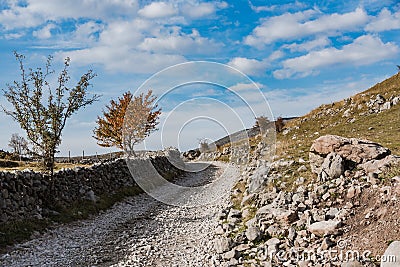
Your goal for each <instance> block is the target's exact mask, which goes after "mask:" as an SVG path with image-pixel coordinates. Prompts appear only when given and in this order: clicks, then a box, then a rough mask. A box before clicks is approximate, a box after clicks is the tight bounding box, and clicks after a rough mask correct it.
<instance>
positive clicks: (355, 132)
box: [219, 73, 400, 185]
mask: <svg viewBox="0 0 400 267" xmlns="http://www.w3.org/2000/svg"><path fill="white" fill-rule="evenodd" d="M377 95H381V96H383V97H384V98H385V99H386V101H390V100H392V99H393V98H394V97H398V96H399V97H400V73H398V74H396V75H394V76H392V77H390V78H389V79H387V80H385V81H383V82H381V83H378V84H376V85H375V86H373V87H371V88H370V89H368V90H366V91H364V92H361V93H359V94H357V95H354V96H352V97H350V98H348V99H344V100H342V101H338V102H335V103H330V104H324V105H321V106H320V107H318V108H316V109H314V110H312V111H311V112H310V113H308V114H306V115H304V116H302V117H299V118H296V119H293V120H290V121H289V122H288V123H287V124H286V125H285V128H284V131H283V132H281V133H278V134H277V136H276V139H277V140H276V141H277V151H276V156H277V158H278V159H283V160H294V163H293V164H291V165H290V166H286V167H282V168H281V169H279V172H280V173H281V174H283V178H282V181H285V182H286V183H287V184H289V185H290V184H291V183H292V182H293V180H294V179H296V178H298V177H299V176H302V177H304V178H306V180H310V179H312V178H313V177H314V175H313V174H312V173H311V171H310V168H309V166H308V164H305V166H306V167H307V168H308V170H307V171H302V172H299V171H297V169H298V168H299V167H300V166H301V165H304V164H302V163H299V159H300V158H302V159H304V160H306V161H307V160H308V153H309V150H310V147H311V144H312V142H313V141H314V140H315V139H317V138H318V137H319V136H323V135H327V134H334V135H340V136H344V137H348V138H359V139H367V140H371V141H374V142H377V143H379V144H381V145H383V146H385V147H388V148H389V149H390V150H391V151H392V154H395V155H400V103H398V104H397V105H394V106H392V107H391V108H390V109H388V110H383V111H380V112H378V113H375V112H372V110H371V106H370V105H369V103H370V102H371V101H373V100H375V99H376V97H377ZM257 141H258V137H255V138H251V140H250V144H252V145H253V146H254V147H255V145H256V143H257ZM229 145H230V144H227V145H225V146H223V147H221V148H220V149H219V150H220V152H221V151H223V149H224V148H225V147H227V146H229ZM225 157H227V156H225ZM222 160H224V159H222ZM226 160H227V159H226ZM396 173H397V172H396Z"/></svg>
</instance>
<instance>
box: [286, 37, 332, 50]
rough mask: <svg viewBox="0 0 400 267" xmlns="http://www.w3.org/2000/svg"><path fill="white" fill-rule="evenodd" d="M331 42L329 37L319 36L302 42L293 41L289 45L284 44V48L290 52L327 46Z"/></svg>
mask: <svg viewBox="0 0 400 267" xmlns="http://www.w3.org/2000/svg"><path fill="white" fill-rule="evenodd" d="M330 43H331V41H330V40H329V38H327V37H320V38H317V39H314V40H311V41H308V42H304V43H293V44H290V45H284V46H283V47H284V48H288V49H289V50H290V51H291V52H297V51H312V50H315V49H320V48H324V47H326V46H328V45H329V44H330Z"/></svg>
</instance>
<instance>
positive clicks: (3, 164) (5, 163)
mask: <svg viewBox="0 0 400 267" xmlns="http://www.w3.org/2000/svg"><path fill="white" fill-rule="evenodd" d="M15 167H19V164H18V162H15V161H9V160H0V168H15Z"/></svg>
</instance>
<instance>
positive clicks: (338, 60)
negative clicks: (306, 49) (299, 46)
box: [274, 35, 399, 79]
mask: <svg viewBox="0 0 400 267" xmlns="http://www.w3.org/2000/svg"><path fill="white" fill-rule="evenodd" d="M398 52H399V48H398V46H397V45H395V44H394V43H390V42H388V43H383V42H382V40H381V39H380V38H378V37H374V36H371V35H363V36H361V37H358V38H357V39H355V40H354V42H353V43H351V44H348V45H345V46H343V47H342V49H337V48H334V47H331V48H326V49H323V50H320V51H313V52H310V53H308V54H306V55H303V56H300V57H296V58H290V59H287V60H285V61H284V62H283V69H280V70H276V71H274V76H275V78H278V79H284V78H289V77H291V76H293V75H299V76H307V75H310V74H312V73H315V72H317V71H318V69H319V68H323V67H327V66H331V65H334V64H344V63H349V64H352V65H367V64H371V63H375V62H379V61H381V60H384V59H388V58H391V57H393V56H395V55H396V54H397V53H398Z"/></svg>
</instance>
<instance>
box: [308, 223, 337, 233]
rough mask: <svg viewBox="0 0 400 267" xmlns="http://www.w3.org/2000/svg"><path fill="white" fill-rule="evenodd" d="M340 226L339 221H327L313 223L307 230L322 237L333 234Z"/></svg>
mask: <svg viewBox="0 0 400 267" xmlns="http://www.w3.org/2000/svg"><path fill="white" fill-rule="evenodd" d="M340 226H341V222H340V221H335V220H328V221H322V222H315V223H313V224H311V225H310V226H308V228H307V230H308V231H309V232H311V233H312V234H314V235H316V236H324V235H329V234H334V233H335V232H336V230H337V229H338V228H339V227H340Z"/></svg>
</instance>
